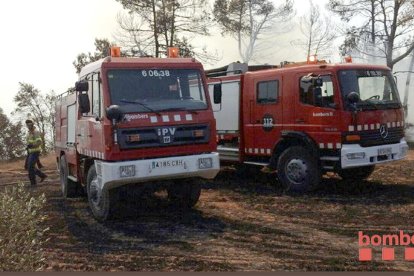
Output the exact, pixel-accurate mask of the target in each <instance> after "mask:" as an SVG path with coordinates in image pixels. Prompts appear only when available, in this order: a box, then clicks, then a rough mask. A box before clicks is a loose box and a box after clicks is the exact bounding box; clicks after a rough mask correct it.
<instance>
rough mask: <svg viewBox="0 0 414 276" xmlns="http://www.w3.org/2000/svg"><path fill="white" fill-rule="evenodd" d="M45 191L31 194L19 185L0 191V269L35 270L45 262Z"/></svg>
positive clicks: (39, 268)
mask: <svg viewBox="0 0 414 276" xmlns="http://www.w3.org/2000/svg"><path fill="white" fill-rule="evenodd" d="M45 203H46V197H45V195H41V196H39V197H33V196H31V194H30V192H28V191H27V190H26V189H25V188H24V187H23V185H19V186H14V187H11V188H10V187H9V188H5V189H3V190H2V191H1V192H0V221H1V223H0V271H38V270H41V269H42V268H43V267H44V265H45V259H44V252H43V247H42V246H43V245H44V243H45V241H46V238H45V232H46V231H47V226H44V225H43V223H44V222H45V220H46V216H44V214H42V208H43V207H44V205H45Z"/></svg>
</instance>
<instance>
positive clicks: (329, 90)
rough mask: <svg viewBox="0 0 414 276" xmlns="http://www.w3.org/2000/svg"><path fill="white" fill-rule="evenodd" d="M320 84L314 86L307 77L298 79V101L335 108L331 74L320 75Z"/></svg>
mask: <svg viewBox="0 0 414 276" xmlns="http://www.w3.org/2000/svg"><path fill="white" fill-rule="evenodd" d="M320 78H321V79H322V81H323V85H322V86H320V87H319V86H314V85H313V83H312V81H309V77H307V76H305V77H302V78H301V80H300V91H299V93H300V97H299V98H300V101H301V102H302V103H304V104H308V105H313V106H319V107H327V108H335V101H334V86H333V82H332V78H331V76H321V77H320Z"/></svg>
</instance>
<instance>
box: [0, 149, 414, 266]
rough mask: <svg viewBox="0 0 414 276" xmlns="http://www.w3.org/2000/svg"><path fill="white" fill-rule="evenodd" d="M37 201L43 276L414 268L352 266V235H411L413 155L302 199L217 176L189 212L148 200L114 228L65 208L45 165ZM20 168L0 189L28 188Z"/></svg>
mask: <svg viewBox="0 0 414 276" xmlns="http://www.w3.org/2000/svg"><path fill="white" fill-rule="evenodd" d="M45 163H46V167H47V169H48V170H47V172H48V173H49V175H50V177H49V178H48V179H47V181H46V182H45V183H42V184H41V185H39V186H38V187H37V188H36V189H34V190H33V193H34V194H39V193H45V194H46V196H47V199H48V202H47V207H46V210H45V212H46V213H47V215H48V217H49V218H48V221H47V224H48V226H49V227H50V231H49V232H48V236H49V238H50V241H49V243H48V245H47V248H46V251H47V252H48V258H47V262H48V268H47V270H53V271H60V270H71V271H79V270H81V271H85V270H94V271H96V270H98V271H99V270H106V271H123V270H127V271H252V270H253V271H270V270H295V271H297V270H299V271H302V270H313V271H314V270H318V271H321V270H330V271H332V270H402V271H414V262H408V261H404V260H403V249H402V248H398V249H397V251H396V259H397V260H396V261H393V262H383V261H380V259H381V257H380V252H376V253H375V254H374V259H375V261H374V262H367V263H362V262H359V261H358V243H357V242H358V235H357V233H358V231H361V230H362V231H364V232H370V233H376V234H389V233H395V232H396V231H398V230H405V231H407V232H408V233H414V225H413V223H412V221H413V217H414V215H413V214H414V152H410V157H409V158H408V159H407V160H405V161H401V162H398V163H394V164H387V165H381V166H378V167H377V169H376V171H375V172H374V174H373V175H372V177H371V178H370V179H369V181H367V182H363V183H357V184H355V183H347V182H344V181H339V180H338V179H332V178H326V179H325V180H324V185H323V188H321V189H319V190H318V191H316V192H314V193H312V194H309V195H307V196H299V197H290V196H287V195H284V194H283V192H282V190H281V189H280V188H279V187H278V186H277V184H275V183H277V182H276V181H275V180H274V176H273V175H264V174H255V173H250V174H248V175H238V174H236V173H235V171H234V170H232V169H231V168H227V169H224V170H223V171H222V172H221V173H220V174H219V176H218V177H217V179H216V180H215V181H211V182H207V183H205V184H204V189H203V193H202V197H201V199H200V202H199V203H198V204H197V206H196V208H195V209H194V210H193V211H190V212H188V213H180V212H177V211H175V210H172V209H171V208H170V207H168V206H167V205H166V204H165V202H163V201H159V200H157V199H147V200H143V201H142V202H138V203H136V204H135V205H131V204H130V205H129V206H125V208H124V213H125V215H124V216H123V217H121V218H119V219H118V220H116V221H111V222H108V223H105V224H100V223H97V222H96V221H95V220H94V219H93V218H92V216H91V214H90V212H89V210H88V208H87V201H86V199H84V198H78V199H71V200H67V201H64V200H63V199H62V197H61V195H60V187H59V184H58V176H57V174H56V172H55V171H54V168H55V165H54V164H53V160H52V158H49V159H47V160H45ZM21 165H22V164H21V162H19V163H15V164H1V165H0V166H1V167H0V168H1V169H0V185H1V186H4V185H16V183H19V182H20V181H26V175H25V174H23V173H22V171H20V168H21Z"/></svg>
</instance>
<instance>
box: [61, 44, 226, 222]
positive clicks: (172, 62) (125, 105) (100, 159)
mask: <svg viewBox="0 0 414 276" xmlns="http://www.w3.org/2000/svg"><path fill="white" fill-rule="evenodd" d="M113 52H114V53H115V54H116V51H113ZM75 90H76V91H75V92H73V93H65V94H63V95H61V96H60V97H59V99H58V101H57V105H56V141H55V142H56V162H57V163H58V167H59V170H60V182H61V187H62V193H63V196H64V197H73V196H77V195H78V193H79V192H80V191H83V190H84V191H86V193H87V197H88V201H89V206H90V208H91V210H92V213H93V215H94V217H95V218H96V219H98V220H101V221H103V220H106V219H108V218H109V217H110V215H111V214H113V211H114V210H115V206H117V201H118V199H119V194H120V193H119V191H118V190H120V189H124V188H125V187H128V188H129V187H130V188H132V187H138V188H139V187H141V186H144V184H145V185H146V186H148V184H149V185H150V186H152V187H155V188H154V190H155V189H158V188H164V189H166V190H167V193H168V200H170V201H171V202H172V203H174V204H177V205H178V206H179V207H183V208H190V207H193V206H194V205H195V204H196V202H197V201H198V199H199V196H200V190H201V186H200V183H199V179H200V178H204V179H212V178H214V177H215V176H216V174H217V173H218V171H219V157H218V153H217V152H216V151H217V144H216V139H215V137H216V126H215V119H214V116H213V112H212V106H211V103H210V100H209V95H208V93H207V82H206V78H205V73H204V70H203V66H202V65H201V63H199V62H197V61H196V60H195V59H188V58H163V59H159V58H124V57H119V56H111V57H107V58H104V59H102V60H99V61H97V62H94V63H92V64H89V65H87V66H85V67H84V68H83V69H82V71H81V72H80V79H79V81H78V82H77V83H76V89H75ZM133 184H134V185H133ZM120 187H121V188H120Z"/></svg>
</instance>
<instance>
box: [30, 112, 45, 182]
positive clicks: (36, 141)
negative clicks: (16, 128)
mask: <svg viewBox="0 0 414 276" xmlns="http://www.w3.org/2000/svg"><path fill="white" fill-rule="evenodd" d="M26 126H27V128H28V130H29V133H28V135H27V152H28V156H27V170H28V172H29V180H30V185H31V186H36V175H37V176H39V177H40V182H43V181H44V180H45V179H46V177H47V175H46V174H44V173H43V172H42V171H40V169H39V168H36V164H37V162H38V160H39V155H40V152H41V150H42V137H41V136H40V133H39V132H38V131H36V129H35V126H34V123H33V121H32V120H30V119H29V120H26Z"/></svg>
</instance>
